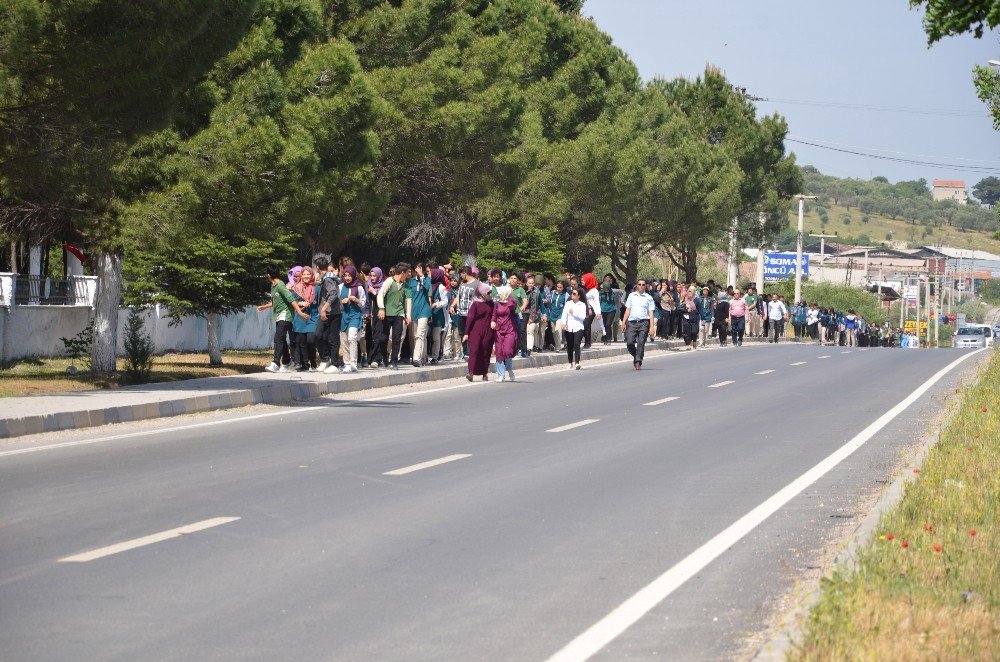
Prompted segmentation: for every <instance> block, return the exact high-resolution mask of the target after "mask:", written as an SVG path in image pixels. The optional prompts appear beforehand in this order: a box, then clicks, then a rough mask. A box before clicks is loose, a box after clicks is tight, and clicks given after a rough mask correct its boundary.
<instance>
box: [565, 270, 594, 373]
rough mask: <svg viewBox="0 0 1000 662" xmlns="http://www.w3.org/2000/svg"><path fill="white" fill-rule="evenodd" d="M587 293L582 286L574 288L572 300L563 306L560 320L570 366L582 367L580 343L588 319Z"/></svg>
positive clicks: (571, 293) (581, 342)
mask: <svg viewBox="0 0 1000 662" xmlns="http://www.w3.org/2000/svg"><path fill="white" fill-rule="evenodd" d="M585 296H586V295H585V294H584V292H583V289H582V288H579V287H577V288H573V290H571V292H570V300H569V301H567V302H566V306H565V307H564V308H563V312H562V317H561V318H560V320H559V321H560V322H561V323H562V325H563V329H564V333H565V334H566V356H567V358H569V367H570V368H573V367H574V366H575V367H576V369H577V370H579V369H580V345H582V344H583V336H584V327H585V324H586V321H587V304H586V303H584V297H585Z"/></svg>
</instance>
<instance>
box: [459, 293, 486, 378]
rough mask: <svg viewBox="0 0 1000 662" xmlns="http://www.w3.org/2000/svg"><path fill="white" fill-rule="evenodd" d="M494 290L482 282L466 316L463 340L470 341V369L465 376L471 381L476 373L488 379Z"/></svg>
mask: <svg viewBox="0 0 1000 662" xmlns="http://www.w3.org/2000/svg"><path fill="white" fill-rule="evenodd" d="M492 292H493V291H492V289H491V288H490V286H489V285H487V284H486V283H480V284H479V287H477V288H476V295H475V296H474V297H473V299H472V306H470V307H469V316H468V317H466V318H465V336H463V337H462V342H468V343H469V371H468V372H467V373H465V378H466V379H468V380H469V381H470V382H471V381H472V378H473V377H474V376H475V375H482V376H483V381H484V382H485V381H487V377H486V373H488V372H489V371H490V354H491V353H492V352H493V329H491V328H490V321H491V320H492V318H493V301H492V298H493V297H492Z"/></svg>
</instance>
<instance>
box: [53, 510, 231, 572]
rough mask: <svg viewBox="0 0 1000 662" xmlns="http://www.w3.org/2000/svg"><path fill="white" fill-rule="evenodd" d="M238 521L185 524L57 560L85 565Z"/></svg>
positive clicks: (226, 519)
mask: <svg viewBox="0 0 1000 662" xmlns="http://www.w3.org/2000/svg"><path fill="white" fill-rule="evenodd" d="M238 519H239V517H213V518H212V519H206V520H202V521H200V522H195V523H194V524H186V525H185V526H178V527H177V528H176V529H168V530H167V531H160V532H159V533H153V534H150V535H148V536H143V537H141V538H133V539H132V540H126V541H125V542H120V543H117V544H115V545H108V546H107V547H101V548H99V549H94V550H91V551H89V552H83V553H81V554H74V555H73V556H67V557H66V558H62V559H59V562H60V563H86V562H87V561H93V560H94V559H100V558H103V557H105V556H111V555H112V554H119V553H121V552H127V551H128V550H130V549H136V548H137V547H145V546H146V545H152V544H153V543H157V542H163V541H164V540H170V539H171V538H179V537H180V536H183V535H187V534H190V533H196V532H198V531H204V530H205V529H210V528H212V527H213V526H221V525H223V524H229V523H230V522H235V521H236V520H238Z"/></svg>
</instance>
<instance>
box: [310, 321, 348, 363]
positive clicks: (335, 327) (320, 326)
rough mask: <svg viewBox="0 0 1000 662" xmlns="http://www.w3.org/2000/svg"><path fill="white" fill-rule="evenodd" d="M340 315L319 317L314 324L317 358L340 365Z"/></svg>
mask: <svg viewBox="0 0 1000 662" xmlns="http://www.w3.org/2000/svg"><path fill="white" fill-rule="evenodd" d="M341 317H342V316H341V315H327V316H326V320H325V321H324V320H323V318H320V320H319V322H317V324H316V348H317V349H318V350H319V360H320V361H322V362H323V363H329V364H330V365H336V366H340V365H343V364H344V362H343V361H342V360H341V359H340V318H341Z"/></svg>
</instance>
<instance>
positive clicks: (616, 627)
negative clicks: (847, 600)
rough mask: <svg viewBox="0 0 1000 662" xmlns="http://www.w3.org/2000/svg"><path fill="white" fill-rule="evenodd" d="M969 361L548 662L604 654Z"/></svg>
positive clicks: (903, 403) (922, 388) (941, 372)
mask: <svg viewBox="0 0 1000 662" xmlns="http://www.w3.org/2000/svg"><path fill="white" fill-rule="evenodd" d="M982 351H985V350H983V349H979V350H976V351H975V352H973V353H974V354H978V353H979V352H982ZM970 356H972V354H968V355H966V356H962V357H960V358H958V359H956V360H954V361H952V362H951V363H949V364H948V365H947V366H945V367H944V368H942V369H941V370H939V371H937V372H936V373H934V375H933V376H932V377H931V378H930V379H928V380H927V381H925V382H924V383H923V384H921V385H920V386H918V387H917V388H916V390H914V391H913V392H912V393H910V394H909V395H908V396H906V397H905V398H904V399H903V400H902V401H901V402H900V403H899V404H897V405H896V406H895V407H893V408H892V409H890V410H889V411H887V412H886V413H884V414H882V415H881V416H879V417H878V418H877V419H876V420H875V421H874V422H873V423H872V424H871V425H869V426H868V427H866V428H865V429H864V430H862V431H861V432H859V433H858V434H857V435H855V437H854V438H853V439H851V440H850V441H848V442H847V443H846V444H844V445H843V446H841V447H840V448H838V449H837V450H835V451H834V452H833V453H831V454H830V455H828V456H827V457H825V458H824V459H822V460H820V462H819V463H818V464H817V465H816V466H814V467H813V468H811V469H809V470H808V471H807V472H805V473H804V474H802V475H801V476H799V477H798V478H796V479H795V480H793V481H792V482H791V483H789V484H788V485H786V486H785V487H783V488H781V489H780V490H779V491H778V492H776V493H775V494H773V495H772V496H771V497H770V498H768V499H767V500H766V501H764V502H763V503H761V504H760V505H759V506H757V507H756V508H754V509H753V510H751V511H750V512H748V513H747V514H746V515H744V516H743V517H741V518H739V519H738V520H736V521H735V522H733V523H732V524H731V525H729V526H728V527H727V528H725V529H724V530H723V531H721V532H720V533H718V534H717V535H716V536H715V537H714V538H712V539H711V540H709V541H708V542H706V543H705V544H704V545H702V546H701V547H699V548H698V549H696V550H694V551H693V552H691V553H690V554H688V555H687V556H686V557H684V558H683V559H681V561H680V562H679V563H677V564H676V565H674V566H673V567H672V568H670V569H669V570H667V571H666V572H664V573H663V574H662V575H660V576H659V577H657V578H656V579H654V580H653V581H652V582H651V583H649V584H647V585H646V586H644V587H643V588H642V589H640V590H639V592H638V593H636V594H635V595H633V596H632V597H630V598H628V599H627V600H626V601H625V602H623V603H621V604H620V605H618V607H616V608H615V609H614V610H613V611H612V612H611V613H610V614H608V615H607V616H605V617H604V618H602V619H601V620H599V621H598V622H597V623H595V624H594V625H592V626H590V627H589V628H587V630H585V631H584V632H583V633H582V634H580V635H579V636H578V637H577V638H576V639H574V640H573V641H571V642H569V643H568V644H567V645H566V646H565V647H563V648H562V650H560V651H559V652H557V653H556V654H555V655H553V656H552V657H550V658H549V662H553V661H555V662H568V661H570V660H572V661H574V662H576V661H578V660H586V659H588V658H590V657H591V656H592V655H594V654H596V653H598V652H600V651H601V650H602V649H603V648H604V647H605V646H607V645H608V644H609V643H611V642H612V641H613V640H614V639H615V638H616V637H618V635H620V634H621V633H622V632H624V631H625V630H627V629H628V628H629V627H631V626H632V625H633V624H634V623H635V622H636V621H638V620H639V619H640V618H642V617H643V616H645V615H646V614H647V613H648V612H649V611H650V610H651V609H653V608H654V607H656V605H658V604H660V603H661V602H663V600H664V599H665V598H666V597H667V596H668V595H670V594H671V593H673V592H674V591H675V590H677V588H678V587H680V586H681V585H683V584H684V582H686V581H687V580H689V579H691V577H694V576H695V575H696V574H698V573H699V572H701V571H702V570H703V569H704V568H705V566H707V565H708V564H709V563H711V562H712V561H714V560H715V559H716V558H718V557H719V556H720V555H721V554H722V553H723V552H725V551H726V550H727V549H729V548H730V547H732V546H733V545H735V544H736V543H737V542H739V541H740V539H742V538H743V537H744V536H746V535H747V534H748V533H750V532H751V531H753V530H754V529H755V528H756V527H757V525H759V524H760V523H761V522H763V521H764V520H766V519H767V518H768V517H770V516H771V515H773V514H774V513H775V512H777V511H778V510H779V509H780V508H781V507H782V506H784V505H785V504H787V503H788V502H789V501H791V500H792V499H793V498H795V497H796V496H797V495H798V494H799V493H801V492H802V491H803V490H804V489H806V488H807V487H809V486H810V485H812V484H813V483H815V482H816V481H817V480H819V479H820V478H822V477H823V476H824V475H826V474H827V472H829V471H830V470H831V469H833V468H834V467H836V466H837V465H838V464H840V463H841V462H843V461H844V460H845V459H847V458H848V457H849V456H850V455H851V453H853V452H854V451H856V450H858V449H859V448H861V447H862V446H863V445H864V444H865V442H867V441H868V440H869V439H871V438H872V437H874V436H875V435H876V434H877V433H878V432H879V430H881V429H882V428H884V427H885V426H886V425H888V424H889V423H890V422H891V421H892V420H893V419H894V418H896V417H897V416H899V415H900V414H901V413H903V411H905V410H906V408H907V407H909V406H910V405H911V404H913V403H914V402H915V401H916V400H917V399H918V398H919V397H920V396H922V395H923V394H924V393H926V392H927V390H928V389H930V387H932V386H934V384H936V383H937V382H938V381H939V380H940V379H941V378H942V377H944V376H945V375H946V374H948V372H950V371H951V369H952V368H954V367H955V366H957V365H958V364H959V363H961V362H962V361H964V360H966V359H967V358H969V357H970Z"/></svg>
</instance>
